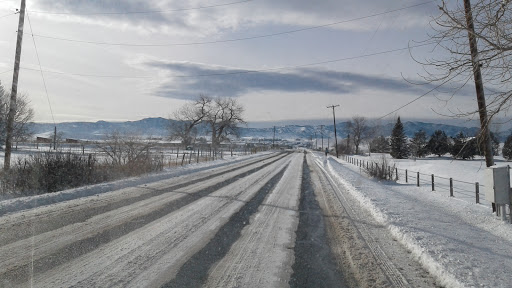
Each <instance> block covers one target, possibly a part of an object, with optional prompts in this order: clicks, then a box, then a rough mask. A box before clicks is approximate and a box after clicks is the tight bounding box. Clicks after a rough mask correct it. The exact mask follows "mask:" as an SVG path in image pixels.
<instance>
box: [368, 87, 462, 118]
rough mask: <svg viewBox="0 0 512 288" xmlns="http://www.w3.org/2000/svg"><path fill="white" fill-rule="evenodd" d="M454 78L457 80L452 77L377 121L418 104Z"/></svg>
mask: <svg viewBox="0 0 512 288" xmlns="http://www.w3.org/2000/svg"><path fill="white" fill-rule="evenodd" d="M453 78H455V77H452V78H450V79H447V80H445V81H443V82H442V83H441V84H439V85H437V86H436V87H434V88H432V89H430V90H429V91H427V92H426V93H424V94H422V95H420V96H418V97H416V98H414V99H413V100H411V101H409V102H407V103H405V104H404V105H402V106H400V107H398V108H397V109H395V110H393V111H391V112H389V113H388V114H386V115H384V116H382V117H379V118H377V119H376V120H381V119H383V118H386V117H387V116H389V115H391V114H393V113H395V112H397V111H399V110H402V109H403V108H405V107H407V106H409V105H411V104H412V103H414V102H416V101H418V100H420V99H421V98H423V97H425V96H427V95H428V94H430V93H432V91H434V90H437V89H439V88H440V87H441V86H443V85H444V84H446V83H448V82H449V81H451V80H452V79H453Z"/></svg>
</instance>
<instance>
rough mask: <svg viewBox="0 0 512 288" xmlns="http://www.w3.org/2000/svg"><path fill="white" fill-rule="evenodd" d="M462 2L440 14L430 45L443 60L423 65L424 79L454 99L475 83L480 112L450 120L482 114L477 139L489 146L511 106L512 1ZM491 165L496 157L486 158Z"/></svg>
mask: <svg viewBox="0 0 512 288" xmlns="http://www.w3.org/2000/svg"><path fill="white" fill-rule="evenodd" d="M462 2H463V3H460V1H444V0H443V1H441V3H440V5H439V10H440V11H441V14H440V15H439V16H438V17H435V18H434V19H433V21H432V22H431V26H432V28H433V31H434V32H433V33H432V34H431V35H430V39H428V40H427V42H433V44H435V50H441V52H442V53H440V55H441V56H439V57H438V58H433V59H430V60H426V61H419V62H421V63H422V64H424V66H425V71H426V73H425V74H424V75H423V76H424V78H425V79H426V80H427V81H428V82H430V83H436V84H438V86H443V85H444V86H445V87H446V86H448V88H449V90H448V91H449V93H451V94H452V95H455V94H457V93H459V91H460V90H461V89H462V88H463V87H464V86H466V85H467V84H468V83H470V82H471V80H472V79H473V80H474V81H475V83H476V88H477V98H478V101H477V102H478V108H477V109H472V110H469V111H461V110H457V111H452V115H450V116H453V117H473V116H474V115H477V114H478V115H479V118H480V122H481V129H482V133H481V134H480V135H479V137H478V139H479V142H484V143H486V146H488V145H489V133H488V131H489V126H490V123H491V120H492V119H493V118H495V116H496V115H497V114H499V113H500V112H502V111H504V110H505V111H506V110H508V109H509V108H510V106H511V105H512V101H510V100H511V98H512V84H511V81H510V80H512V73H511V68H512V61H511V60H512V9H510V8H511V7H510V5H511V4H510V2H511V1H510V0H503V1H496V0H494V1H493V0H476V1H473V4H471V3H470V1H469V0H464V1H462ZM480 71H481V73H480ZM483 86H485V90H484V88H483ZM484 91H485V94H486V95H485V97H484V95H483V94H484ZM486 150H487V149H486ZM486 154H489V153H486ZM486 162H487V165H488V166H489V165H492V157H489V158H488V157H487V156H486Z"/></svg>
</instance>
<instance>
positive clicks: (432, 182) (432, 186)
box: [432, 174, 435, 191]
mask: <svg viewBox="0 0 512 288" xmlns="http://www.w3.org/2000/svg"><path fill="white" fill-rule="evenodd" d="M434 190H435V189H434V174H432V191H434Z"/></svg>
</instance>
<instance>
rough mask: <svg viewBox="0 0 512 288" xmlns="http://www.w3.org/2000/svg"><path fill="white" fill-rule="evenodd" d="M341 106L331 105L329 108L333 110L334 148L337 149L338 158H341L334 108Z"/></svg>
mask: <svg viewBox="0 0 512 288" xmlns="http://www.w3.org/2000/svg"><path fill="white" fill-rule="evenodd" d="M338 106H340V105H331V106H327V108H332V118H333V119H334V142H335V143H334V145H336V146H334V148H335V149H336V158H338V157H339V155H338V137H337V136H336V113H335V112H334V108H336V107H338Z"/></svg>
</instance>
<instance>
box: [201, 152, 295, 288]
mask: <svg viewBox="0 0 512 288" xmlns="http://www.w3.org/2000/svg"><path fill="white" fill-rule="evenodd" d="M302 161H303V155H302V154H296V155H295V156H294V158H293V159H292V163H291V164H290V165H289V167H288V169H287V170H286V171H285V174H284V175H283V178H282V179H281V181H279V183H278V184H277V186H276V187H275V188H274V189H273V191H272V193H270V194H269V195H268V196H267V198H266V199H265V201H264V203H262V204H261V206H260V207H259V210H258V212H257V213H256V214H255V215H254V216H252V217H251V220H250V224H249V225H247V226H246V227H245V228H244V229H243V230H242V234H241V236H240V238H239V239H238V240H237V241H236V242H235V243H234V244H233V245H232V247H231V248H230V250H229V252H228V253H227V254H226V256H225V257H224V258H222V259H221V260H220V261H219V262H218V263H216V264H215V266H213V267H212V268H211V269H210V271H209V275H208V279H207V282H206V283H205V285H204V287H286V286H288V281H289V278H290V275H291V274H292V269H291V266H292V263H293V259H294V254H293V248H294V247H293V246H294V244H295V233H294V232H295V230H296V228H297V225H298V211H297V210H298V205H299V197H300V183H301V181H302Z"/></svg>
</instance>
